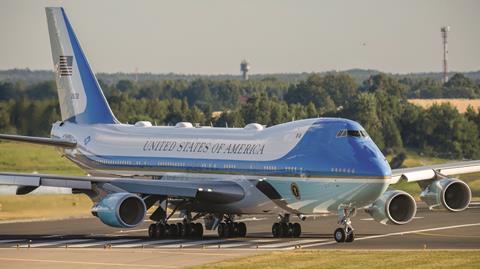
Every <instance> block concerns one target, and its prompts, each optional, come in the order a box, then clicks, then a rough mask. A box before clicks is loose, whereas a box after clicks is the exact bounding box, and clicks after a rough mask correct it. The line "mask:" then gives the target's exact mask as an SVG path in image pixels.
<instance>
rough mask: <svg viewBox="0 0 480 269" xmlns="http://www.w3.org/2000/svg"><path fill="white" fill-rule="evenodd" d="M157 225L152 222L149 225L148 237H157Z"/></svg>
mask: <svg viewBox="0 0 480 269" xmlns="http://www.w3.org/2000/svg"><path fill="white" fill-rule="evenodd" d="M156 226H157V225H156V224H150V226H148V238H150V239H154V238H155V237H156V229H157V227H156Z"/></svg>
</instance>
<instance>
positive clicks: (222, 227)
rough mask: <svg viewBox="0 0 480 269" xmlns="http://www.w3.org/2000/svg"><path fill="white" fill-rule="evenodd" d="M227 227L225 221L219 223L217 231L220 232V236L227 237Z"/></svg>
mask: <svg viewBox="0 0 480 269" xmlns="http://www.w3.org/2000/svg"><path fill="white" fill-rule="evenodd" d="M226 229H227V225H226V224H225V223H223V222H222V223H220V224H219V225H218V228H217V232H218V237H220V238H223V237H226V236H225V230H226Z"/></svg>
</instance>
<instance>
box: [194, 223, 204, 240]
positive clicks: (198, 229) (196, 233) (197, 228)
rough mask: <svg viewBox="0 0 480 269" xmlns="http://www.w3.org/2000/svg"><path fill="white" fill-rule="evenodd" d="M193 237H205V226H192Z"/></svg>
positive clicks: (198, 224) (195, 224) (199, 224)
mask: <svg viewBox="0 0 480 269" xmlns="http://www.w3.org/2000/svg"><path fill="white" fill-rule="evenodd" d="M192 230H193V236H197V237H203V225H202V224H201V223H193V224H192Z"/></svg>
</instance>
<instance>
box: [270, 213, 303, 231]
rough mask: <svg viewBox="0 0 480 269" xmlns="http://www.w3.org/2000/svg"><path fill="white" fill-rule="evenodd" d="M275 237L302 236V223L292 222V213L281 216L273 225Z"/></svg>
mask: <svg viewBox="0 0 480 269" xmlns="http://www.w3.org/2000/svg"><path fill="white" fill-rule="evenodd" d="M272 234H273V237H300V235H301V234H302V226H301V225H300V223H298V222H295V223H291V222H290V214H285V215H283V216H280V221H279V222H276V223H274V224H273V225H272Z"/></svg>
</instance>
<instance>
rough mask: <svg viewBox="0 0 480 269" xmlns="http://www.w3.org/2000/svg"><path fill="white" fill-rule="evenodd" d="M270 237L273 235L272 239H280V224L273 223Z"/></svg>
mask: <svg viewBox="0 0 480 269" xmlns="http://www.w3.org/2000/svg"><path fill="white" fill-rule="evenodd" d="M272 235H273V237H280V235H281V233H280V223H278V222H275V223H274V224H273V225H272Z"/></svg>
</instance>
